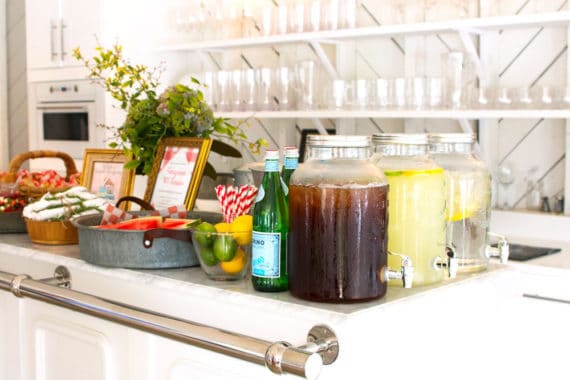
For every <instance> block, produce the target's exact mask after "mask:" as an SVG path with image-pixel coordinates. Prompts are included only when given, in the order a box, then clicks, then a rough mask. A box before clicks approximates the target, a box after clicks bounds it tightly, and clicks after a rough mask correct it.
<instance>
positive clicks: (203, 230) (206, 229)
mask: <svg viewBox="0 0 570 380" xmlns="http://www.w3.org/2000/svg"><path fill="white" fill-rule="evenodd" d="M215 232H216V227H214V225H213V224H210V223H208V222H202V223H200V224H199V225H198V227H196V229H195V230H194V238H195V239H196V241H197V242H198V244H200V247H211V246H212V243H213V242H214V239H215V236H214V233H215Z"/></svg>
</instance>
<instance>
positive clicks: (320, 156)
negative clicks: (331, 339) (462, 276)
mask: <svg viewBox="0 0 570 380" xmlns="http://www.w3.org/2000/svg"><path fill="white" fill-rule="evenodd" d="M370 154H371V142H370V137H369V136H341V135H309V136H308V139H307V156H306V160H305V162H304V163H303V164H300V165H299V167H298V168H297V170H295V172H294V173H293V175H292V176H291V181H290V185H289V238H288V243H289V252H290V255H289V262H288V272H289V290H290V291H291V294H293V295H294V296H296V297H299V298H303V299H308V300H311V301H319V302H338V303H341V302H359V301H366V300H371V299H376V298H380V297H382V296H384V294H385V293H386V289H387V286H386V285H387V281H388V280H389V279H393V278H399V279H402V280H404V282H405V285H406V287H408V286H410V285H411V276H412V275H413V267H412V261H411V260H410V259H409V258H407V257H398V260H397V261H398V267H397V270H395V271H390V270H388V267H387V249H386V248H387V247H386V243H387V241H386V232H387V229H386V227H387V210H388V203H387V199H388V184H387V182H386V177H385V176H384V174H383V173H382V170H380V169H379V168H378V167H377V166H375V165H374V164H372V163H371V162H370V161H369V157H370Z"/></svg>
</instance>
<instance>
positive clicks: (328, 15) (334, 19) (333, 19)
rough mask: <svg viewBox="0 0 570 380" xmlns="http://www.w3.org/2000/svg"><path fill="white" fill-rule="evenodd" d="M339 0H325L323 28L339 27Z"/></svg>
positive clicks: (322, 17)
mask: <svg viewBox="0 0 570 380" xmlns="http://www.w3.org/2000/svg"><path fill="white" fill-rule="evenodd" d="M339 8H340V4H339V0H323V4H322V15H321V19H322V29H323V30H336V29H338V27H339Z"/></svg>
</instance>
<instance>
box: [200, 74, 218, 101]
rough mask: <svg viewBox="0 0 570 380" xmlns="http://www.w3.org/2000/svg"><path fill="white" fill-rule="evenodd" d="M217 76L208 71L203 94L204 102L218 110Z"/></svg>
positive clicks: (204, 80)
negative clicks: (216, 96) (216, 94)
mask: <svg viewBox="0 0 570 380" xmlns="http://www.w3.org/2000/svg"><path fill="white" fill-rule="evenodd" d="M215 76H216V73H215V72H213V71H206V72H205V73H204V77H203V79H202V84H203V85H204V88H202V94H204V101H205V102H206V103H208V104H209V105H210V107H212V108H216V98H215V89H214V87H215V81H216V79H215Z"/></svg>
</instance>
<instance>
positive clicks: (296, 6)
mask: <svg viewBox="0 0 570 380" xmlns="http://www.w3.org/2000/svg"><path fill="white" fill-rule="evenodd" d="M304 13H305V6H304V4H303V2H302V1H301V0H295V1H292V2H291V4H290V5H289V9H288V11H287V16H288V19H289V28H288V30H289V32H290V33H302V32H303V27H304V22H305V21H304V20H305V15H304Z"/></svg>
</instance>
